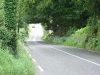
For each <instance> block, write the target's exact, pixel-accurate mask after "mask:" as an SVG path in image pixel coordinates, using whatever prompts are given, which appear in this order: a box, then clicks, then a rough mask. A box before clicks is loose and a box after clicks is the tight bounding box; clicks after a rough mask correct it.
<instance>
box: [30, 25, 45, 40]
mask: <svg viewBox="0 0 100 75" xmlns="http://www.w3.org/2000/svg"><path fill="white" fill-rule="evenodd" d="M43 35H44V29H43V27H42V25H41V23H37V24H29V38H28V41H42V37H43Z"/></svg>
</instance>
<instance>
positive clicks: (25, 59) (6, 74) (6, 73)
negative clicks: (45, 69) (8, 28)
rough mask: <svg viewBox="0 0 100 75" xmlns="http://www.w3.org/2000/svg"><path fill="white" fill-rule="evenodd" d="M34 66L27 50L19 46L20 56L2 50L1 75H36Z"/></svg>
mask: <svg viewBox="0 0 100 75" xmlns="http://www.w3.org/2000/svg"><path fill="white" fill-rule="evenodd" d="M34 72H35V70H34V66H33V63H32V61H31V58H29V56H28V54H27V53H26V51H25V49H24V48H22V46H21V45H19V48H18V54H17V55H16V56H13V55H12V54H11V53H10V52H9V50H2V49H0V75H34Z"/></svg>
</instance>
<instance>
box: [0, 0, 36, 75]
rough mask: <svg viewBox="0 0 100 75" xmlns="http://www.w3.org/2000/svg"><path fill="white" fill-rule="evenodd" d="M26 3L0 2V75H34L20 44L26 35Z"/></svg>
mask: <svg viewBox="0 0 100 75" xmlns="http://www.w3.org/2000/svg"><path fill="white" fill-rule="evenodd" d="M28 1H29V0H0V75H34V66H33V63H32V61H31V58H30V57H29V55H28V54H27V53H26V51H25V48H24V46H23V43H21V42H23V41H24V40H25V37H26V36H27V34H28V28H27V26H28V24H27V17H28V10H29V7H28Z"/></svg>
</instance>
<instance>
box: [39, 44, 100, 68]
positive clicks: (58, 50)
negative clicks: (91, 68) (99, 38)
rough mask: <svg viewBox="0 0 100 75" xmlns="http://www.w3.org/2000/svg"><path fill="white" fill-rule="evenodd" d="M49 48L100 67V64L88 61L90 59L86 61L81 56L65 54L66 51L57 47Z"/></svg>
mask: <svg viewBox="0 0 100 75" xmlns="http://www.w3.org/2000/svg"><path fill="white" fill-rule="evenodd" d="M38 44H40V43H38ZM40 45H42V44H40ZM45 46H46V45H45ZM47 47H50V48H52V49H55V50H56V51H59V52H62V53H65V54H67V55H70V56H72V57H75V58H78V59H80V60H84V61H87V62H89V63H92V64H94V65H96V66H99V67H100V64H99V63H96V62H94V61H91V60H88V59H85V58H82V57H79V56H77V55H74V54H71V53H69V52H65V51H63V50H61V49H58V48H55V47H51V46H47Z"/></svg>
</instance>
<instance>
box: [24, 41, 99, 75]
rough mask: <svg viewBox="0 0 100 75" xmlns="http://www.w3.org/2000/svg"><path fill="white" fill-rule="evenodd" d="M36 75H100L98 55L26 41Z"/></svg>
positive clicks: (66, 47)
mask: <svg viewBox="0 0 100 75" xmlns="http://www.w3.org/2000/svg"><path fill="white" fill-rule="evenodd" d="M26 47H27V50H28V51H29V53H30V56H31V57H32V60H33V63H34V64H35V65H36V70H37V72H36V75H100V54H99V53H98V54H97V53H92V52H89V51H86V50H83V49H77V48H73V47H69V46H61V45H50V44H45V43H43V42H36V41H27V46H26Z"/></svg>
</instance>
